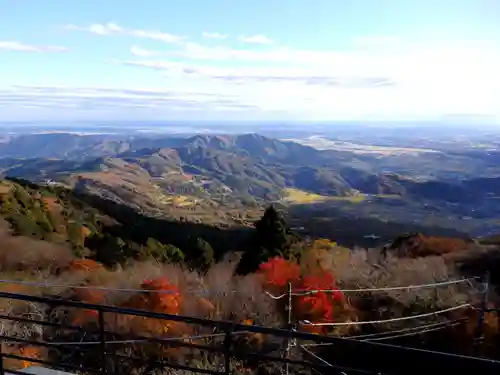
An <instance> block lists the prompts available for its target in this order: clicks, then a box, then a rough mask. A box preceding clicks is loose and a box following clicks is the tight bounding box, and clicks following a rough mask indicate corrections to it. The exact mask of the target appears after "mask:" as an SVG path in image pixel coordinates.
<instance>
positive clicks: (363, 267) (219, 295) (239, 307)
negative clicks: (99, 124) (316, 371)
mask: <svg viewBox="0 0 500 375" xmlns="http://www.w3.org/2000/svg"><path fill="white" fill-rule="evenodd" d="M1 225H2V223H0V228H1ZM3 225H4V227H3V228H2V230H1V231H0V233H1V236H2V237H1V238H0V240H1V241H2V243H3V244H7V245H8V246H7V247H5V246H2V248H0V259H1V262H0V279H5V280H25V281H35V282H39V283H48V284H59V285H60V286H61V287H50V288H48V287H34V286H30V285H9V284H0V290H1V291H8V292H16V293H24V294H33V295H53V296H54V295H56V296H61V297H64V298H70V299H80V300H86V301H88V302H98V303H106V304H112V305H126V303H127V302H128V301H130V299H131V297H132V296H134V295H136V296H138V295H140V294H141V293H132V292H124V291H105V292H95V291H90V292H88V291H87V292H76V291H75V290H74V289H73V288H71V286H75V285H87V286H93V285H95V286H103V287H107V288H110V289H140V288H141V284H143V282H144V281H145V280H151V279H156V278H160V277H167V278H168V280H169V281H170V282H171V283H173V284H175V285H176V286H177V287H178V288H179V290H180V295H181V297H182V299H181V301H182V303H181V308H180V312H179V313H180V314H182V315H188V316H198V317H206V318H210V319H214V320H230V321H234V322H239V323H242V322H244V321H246V320H251V321H252V323H254V324H257V325H263V326H270V327H283V326H284V321H283V316H284V314H283V310H282V308H283V306H282V305H281V304H279V303H277V302H276V301H274V300H272V299H270V298H269V297H268V296H266V295H265V293H264V291H263V288H262V284H261V281H260V280H259V278H258V277H257V276H256V275H255V274H251V275H248V276H244V277H237V276H234V270H235V267H236V265H237V263H238V261H239V258H238V256H236V255H233V256H230V257H228V258H226V259H224V260H223V261H222V262H220V263H218V264H216V265H214V266H213V267H212V268H211V269H209V270H208V272H207V273H206V274H200V273H198V272H196V271H193V270H189V269H186V268H184V267H182V266H180V265H172V264H159V263H156V262H152V261H149V262H135V263H131V264H129V265H126V266H123V267H117V268H115V269H105V268H102V269H92V270H89V271H86V270H81V271H79V272H76V271H75V270H73V269H70V270H66V271H65V269H67V267H66V266H67V265H68V264H69V263H70V262H71V261H72V260H73V257H72V256H71V253H70V252H69V250H68V249H66V248H65V247H62V246H56V245H53V244H50V243H47V242H44V241H36V240H27V239H26V238H22V237H12V236H10V234H9V233H8V232H7V231H6V228H5V223H3ZM6 249H10V250H6ZM12 249H14V251H12ZM477 252H478V253H477V254H476V255H477V256H479V255H483V253H482V252H481V251H479V250H477ZM468 256H470V254H469V255H468ZM464 257H465V255H464V254H459V253H454V254H447V255H446V256H428V257H423V258H401V257H396V256H393V255H391V254H388V255H387V256H383V255H381V254H380V252H378V251H376V250H366V249H358V250H350V249H346V248H342V247H339V246H337V245H336V244H335V243H333V242H331V241H328V240H320V241H315V242H314V243H313V244H312V245H310V249H309V251H308V252H306V254H305V255H304V256H303V257H302V258H301V266H302V268H303V269H305V270H307V268H308V267H311V268H312V267H317V266H318V265H320V266H321V267H322V268H323V269H325V270H327V271H330V272H332V273H333V275H335V278H336V280H337V282H338V285H339V287H340V288H342V289H359V288H374V287H375V288H377V287H391V286H402V285H415V284H429V283H435V282H440V281H443V280H449V279H455V278H459V277H460V275H459V272H458V271H457V265H460V261H461V260H463V259H466V257H465V258H464ZM61 270H62V271H61ZM65 285H66V287H65ZM201 289H204V290H208V291H209V293H207V294H200V293H198V292H196V291H199V290H201ZM476 296H477V291H476V290H474V289H473V288H471V287H470V286H469V285H454V286H446V287H440V288H425V289H414V290H403V291H401V290H400V291H387V292H373V293H371V292H370V293H352V294H349V300H350V301H351V304H352V305H353V306H354V308H355V309H354V311H355V313H356V314H357V320H359V321H363V320H371V319H388V318H392V317H398V316H409V315H414V314H418V313H422V312H428V311H436V310H440V309H444V308H447V307H453V306H457V305H460V304H462V303H466V302H470V301H472V300H474V298H475V297H476ZM93 298H95V300H93ZM56 310H57V309H56ZM0 311H1V312H0V313H1V314H5V315H10V316H22V317H31V318H34V319H39V320H44V319H45V320H49V319H55V320H63V321H64V320H66V321H67V320H68V319H72V317H73V318H74V315H71V314H69V315H65V314H63V311H62V310H60V311H51V310H49V309H48V306H44V305H39V304H30V303H26V302H21V301H13V300H5V299H4V300H0ZM468 313H469V312H468ZM442 318H445V317H442ZM431 321H432V320H431ZM107 322H108V326H109V328H111V329H112V330H115V331H117V332H128V333H134V332H132V331H133V330H134V329H133V328H134V327H133V326H131V325H130V326H126V324H125V325H124V321H117V320H114V319H112V318H107ZM427 322H429V320H426V321H422V320H418V321H405V322H401V323H400V324H391V325H388V324H386V325H380V326H378V327H376V329H377V330H380V331H385V330H391V329H398V328H403V327H408V326H414V325H420V324H423V323H427ZM82 323H85V322H82ZM487 324H488V325H491V327H493V328H492V329H494V330H495V329H496V328H495V327H496V326H495V324H496V320H495V322H492V323H491V324H490V323H487ZM139 327H141V326H139ZM154 327H158V326H154ZM136 328H137V326H136ZM168 328H169V330H170V331H168V335H182V334H187V333H192V332H194V333H200V332H203V333H207V332H206V331H207V330H206V329H201V328H200V327H192V328H188V327H187V326H185V325H177V326H172V325H169V326H168ZM466 328H467V327H466ZM155 329H156V328H155ZM467 329H468V328H467ZM495 332H496V331H495ZM42 333H43V332H42V331H41V327H39V326H35V325H32V324H19V323H14V322H10V321H3V322H2V325H1V326H0V334H3V335H7V336H14V337H23V338H28V337H31V338H32V337H40V336H41V335H42ZM153 333H154V332H152V333H151V334H153ZM45 334H46V335H47V334H48V333H47V332H45ZM48 335H49V337H50V336H51V335H52V336H53V339H58V340H62V338H61V337H59V336H60V333H57V332H55V333H54V332H53V333H52V334H50V333H49V334H48ZM250 339H252V338H250ZM62 341H64V340H62ZM141 350H142V351H141V353H143V350H146V349H144V348H141ZM148 350H149V349H148ZM175 353H176V355H179V356H180V357H179V358H181V357H182V359H183V360H186V361H187V360H188V359H189V360H190V361H191V362H190V363H193V362H192V361H195V360H196V358H198V359H199V364H200V366H202V367H207V366H206V363H205V362H207V363H208V362H210V361H211V360H210V361H209V360H208V359H207V360H206V361H203V360H201V358H199V355H194V354H189V355H188V354H186V353H185V351H183V352H180V351H179V352H175ZM193 358H194V359H193ZM242 371H243V372H245V371H246V370H244V369H242ZM166 373H175V372H166Z"/></svg>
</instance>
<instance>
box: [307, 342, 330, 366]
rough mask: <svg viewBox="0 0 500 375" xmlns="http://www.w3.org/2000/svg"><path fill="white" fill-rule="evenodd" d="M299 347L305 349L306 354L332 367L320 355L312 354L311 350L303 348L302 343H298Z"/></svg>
mask: <svg viewBox="0 0 500 375" xmlns="http://www.w3.org/2000/svg"><path fill="white" fill-rule="evenodd" d="M299 347H300V348H301V349H302V350H303V351H305V352H306V353H307V354H310V355H311V356H313V357H314V358H316V359H317V360H319V361H320V362H322V363H323V364H325V365H327V366H328V367H333V365H332V364H331V363H329V362H327V361H325V360H324V359H323V358H321V357H320V356H318V355H316V354H314V353H313V352H311V351H310V350H309V349H307V348H304V346H302V345H299Z"/></svg>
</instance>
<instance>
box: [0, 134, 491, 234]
mask: <svg viewBox="0 0 500 375" xmlns="http://www.w3.org/2000/svg"><path fill="white" fill-rule="evenodd" d="M443 155H444V154H443V153H442V152H434V153H432V156H429V153H425V155H424V156H420V157H425V158H429V157H433V158H438V159H440V158H441V159H442V158H443V157H444V158H452V159H453V158H455V157H459V156H456V155H453V153H448V154H446V155H444V156H443ZM397 157H398V155H392V154H391V155H385V156H382V157H381V156H380V154H366V153H359V152H353V151H350V150H346V149H319V148H315V147H312V146H310V145H306V144H301V143H300V142H296V141H292V140H279V139H273V138H268V137H264V136H262V135H258V134H242V135H195V136H192V137H181V136H140V137H137V136H134V137H121V136H115V135H85V136H83V135H76V134H57V133H56V134H31V135H21V136H17V137H15V136H12V137H4V138H3V139H2V141H1V142H0V171H1V173H2V175H3V176H9V177H16V178H23V179H28V180H31V181H36V182H42V181H47V180H48V181H50V182H49V183H60V184H63V185H65V186H68V187H70V188H74V189H76V190H77V191H81V192H85V193H91V194H97V195H99V196H102V197H105V198H107V199H112V200H114V201H117V202H120V203H124V204H127V205H130V206H132V207H134V208H136V209H138V210H140V211H141V212H143V213H147V214H149V215H156V216H170V217H182V218H183V219H187V220H194V221H201V222H208V223H220V224H224V225H233V224H238V225H245V224H248V223H249V222H250V221H251V220H253V219H254V218H255V217H258V216H259V215H261V213H262V209H263V207H265V206H266V205H267V204H269V203H275V204H278V205H282V206H286V207H289V208H290V212H301V214H299V216H300V215H303V213H304V212H307V216H309V215H314V212H316V213H318V212H324V211H325V210H326V211H329V212H331V216H332V217H336V218H338V217H349V218H352V219H354V218H364V219H376V220H382V221H385V222H406V223H413V224H415V222H416V221H419V222H421V223H420V224H422V225H427V224H429V225H430V226H438V227H439V226H442V227H444V228H446V227H448V228H453V229H458V230H460V231H463V232H464V233H476V232H477V231H478V230H479V229H478V228H479V227H480V230H481V231H485V230H490V228H492V226H493V222H492V221H495V222H496V215H497V214H498V213H500V203H498V202H499V201H498V199H497V198H498V196H497V194H498V192H499V191H500V190H499V188H500V177H498V176H495V175H493V176H491V177H484V176H482V175H480V174H478V175H477V176H473V177H470V176H469V175H467V174H466V175H465V176H464V177H465V178H446V177H442V176H438V177H437V178H434V179H433V178H429V176H422V173H419V172H418V171H417V172H416V173H413V174H409V173H406V174H404V173H401V171H400V170H397V169H396V168H393V169H392V170H391V169H389V168H388V167H387V166H388V165H390V164H391V163H395V160H396V159H397ZM408 157H409V156H407V155H406V156H405V155H403V158H408ZM417 157H418V155H417V156H415V157H414V158H417ZM460 157H461V158H463V157H464V156H463V154H461V155H460ZM477 157H478V156H477V155H476V154H475V155H472V156H470V157H469V158H470V159H471V160H472V159H474V158H477ZM483 158H484V159H488V160H489V159H492V158H495V156H494V155H493V156H492V154H491V153H488V154H486V153H484V156H483ZM381 164H383V165H382V166H381ZM438 174H439V173H438ZM405 211H406V213H405ZM384 213H385V216H384ZM422 217H424V218H425V219H426V220H427V219H429V218H431V219H433V220H434V223H427V224H425V223H424V222H425V221H426V220H421V219H422ZM463 217H469V218H470V219H465V220H466V223H464V219H463ZM439 218H441V219H442V221H446V220H448V221H449V222H448V223H444V225H441V224H443V223H439V222H438V221H439V220H438V219H439ZM457 222H460V226H459V227H457V225H456V223H457ZM299 224H300V223H299ZM365 234H366V233H365Z"/></svg>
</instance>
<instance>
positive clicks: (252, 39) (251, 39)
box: [240, 34, 273, 44]
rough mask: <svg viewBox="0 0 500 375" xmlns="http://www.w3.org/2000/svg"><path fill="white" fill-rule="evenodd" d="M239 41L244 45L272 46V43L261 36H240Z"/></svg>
mask: <svg viewBox="0 0 500 375" xmlns="http://www.w3.org/2000/svg"><path fill="white" fill-rule="evenodd" d="M240 40H241V41H242V42H245V43H252V44H272V43H273V41H272V40H271V39H269V38H268V37H267V36H265V35H263V34H257V35H249V36H246V35H240Z"/></svg>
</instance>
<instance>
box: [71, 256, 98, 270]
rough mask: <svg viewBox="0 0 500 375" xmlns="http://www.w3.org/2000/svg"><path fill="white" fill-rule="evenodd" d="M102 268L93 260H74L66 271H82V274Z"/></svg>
mask: <svg viewBox="0 0 500 375" xmlns="http://www.w3.org/2000/svg"><path fill="white" fill-rule="evenodd" d="M102 268H103V265H102V264H101V263H97V262H96V261H95V260H92V259H75V260H72V261H71V262H70V263H69V264H68V266H67V268H66V271H84V272H89V271H96V270H100V269H102Z"/></svg>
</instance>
